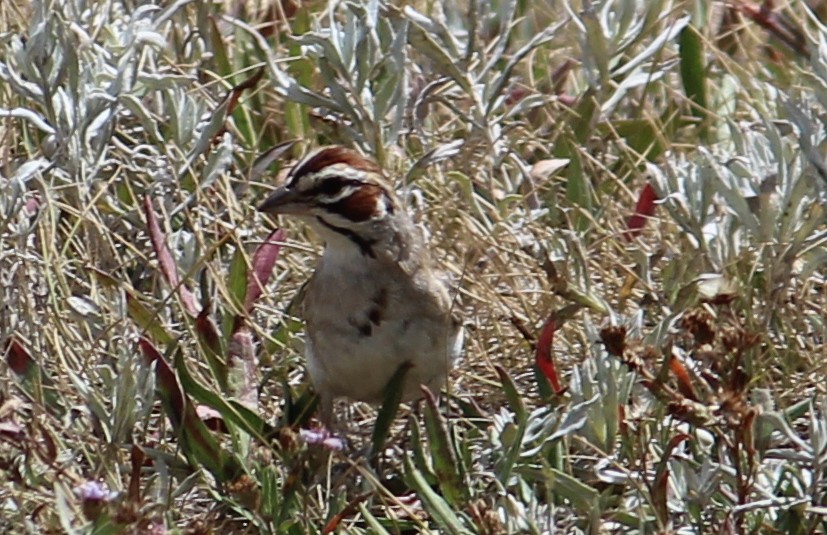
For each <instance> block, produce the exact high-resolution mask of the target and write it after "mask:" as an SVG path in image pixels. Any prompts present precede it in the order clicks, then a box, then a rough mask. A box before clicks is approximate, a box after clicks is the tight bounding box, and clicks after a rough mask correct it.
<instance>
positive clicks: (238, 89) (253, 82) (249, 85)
mask: <svg viewBox="0 0 827 535" xmlns="http://www.w3.org/2000/svg"><path fill="white" fill-rule="evenodd" d="M262 76H264V67H261V68H260V69H259V70H257V71H256V72H255V73H253V75H252V76H250V77H249V78H247V79H246V80H244V81H243V82H241V83H240V84H238V85H237V86H235V87H233V88H232V89H230V93H229V94H228V95H227V98H228V99H229V100H230V103H229V105H228V106H227V114H230V113H232V112H233V110H234V109H235V107H236V106H237V105H238V99H239V98H241V94H242V93H243V92H244V91H246V90H248V89H253V88H254V87H255V86H257V85H258V83H259V82H260V81H261V77H262Z"/></svg>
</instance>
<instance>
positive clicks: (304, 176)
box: [258, 146, 403, 256]
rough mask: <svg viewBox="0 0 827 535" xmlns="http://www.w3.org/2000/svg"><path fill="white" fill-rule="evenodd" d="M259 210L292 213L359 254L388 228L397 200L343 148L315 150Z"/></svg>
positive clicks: (377, 174) (367, 163) (366, 163)
mask: <svg viewBox="0 0 827 535" xmlns="http://www.w3.org/2000/svg"><path fill="white" fill-rule="evenodd" d="M258 211H259V212H266V213H270V214H286V215H293V216H297V217H299V218H301V219H303V220H305V221H307V222H308V223H310V224H311V225H312V226H313V227H314V228H315V229H316V230H318V231H319V233H320V234H321V235H322V237H324V238H325V240H326V241H327V242H328V245H331V242H338V241H341V240H340V239H339V238H342V237H344V238H347V240H349V241H350V242H351V243H352V244H354V245H356V246H357V247H359V249H360V250H361V252H362V253H363V254H369V255H370V256H373V252H372V246H373V244H375V243H377V242H378V241H380V240H383V239H385V237H384V236H383V234H384V233H387V232H388V231H392V230H393V229H392V228H391V224H390V223H391V221H392V220H394V218H395V216H396V215H398V214H399V213H400V212H403V211H402V210H400V209H399V206H398V200H397V198H396V195H395V194H394V192H393V190H392V189H391V188H390V186H389V185H388V184H387V183H386V182H385V181H384V179H383V178H382V171H381V169H380V168H379V166H378V165H377V164H376V163H375V162H373V161H371V160H369V159H367V158H365V157H364V156H362V155H361V154H359V153H358V152H356V151H354V150H351V149H347V148H345V147H339V146H331V147H323V148H321V149H318V150H316V151H314V152H312V153H310V154H309V155H308V156H306V157H305V158H304V159H302V160H301V161H300V162H299V163H298V164H296V166H295V167H293V169H292V170H291V171H290V173H289V174H288V176H287V180H286V182H285V185H284V186H281V187H279V188H277V189H276V191H274V192H273V193H272V194H271V195H270V196H269V197H268V198H267V199H266V200H265V201H264V202H263V203H261V205H260V206H259V207H258Z"/></svg>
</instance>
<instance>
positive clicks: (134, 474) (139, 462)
mask: <svg viewBox="0 0 827 535" xmlns="http://www.w3.org/2000/svg"><path fill="white" fill-rule="evenodd" d="M144 459H146V455H144V450H142V449H141V448H140V446H138V445H137V444H133V445H132V450H131V451H130V454H129V461H130V464H131V465H132V471H131V472H130V476H129V492H128V493H127V496H128V498H129V502H131V503H135V504H137V503H138V502H139V500H140V499H141V468H143V466H144Z"/></svg>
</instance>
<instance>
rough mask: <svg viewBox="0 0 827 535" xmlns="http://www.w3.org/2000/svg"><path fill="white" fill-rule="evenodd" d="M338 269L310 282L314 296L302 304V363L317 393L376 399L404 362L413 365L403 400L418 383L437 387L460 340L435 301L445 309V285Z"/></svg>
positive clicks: (412, 396) (413, 394)
mask: <svg viewBox="0 0 827 535" xmlns="http://www.w3.org/2000/svg"><path fill="white" fill-rule="evenodd" d="M337 269H338V270H340V271H341V270H342V266H338V267H337ZM340 274H341V275H344V277H340V278H338V281H334V282H327V283H325V284H324V286H325V287H318V286H317V287H316V288H314V295H315V297H314V298H313V299H312V300H308V301H306V303H305V317H306V320H307V332H308V336H307V350H306V354H307V355H306V356H307V365H308V371H309V373H310V378H311V380H312V381H313V384H314V386H315V387H316V389H317V390H318V391H319V393H321V394H322V395H323V396H327V397H331V398H335V397H341V396H345V397H348V398H351V399H354V400H359V401H367V402H371V403H378V402H381V401H382V400H383V399H384V397H385V388H386V386H387V385H388V382H389V381H390V379H391V378H392V377H393V375H394V374H395V373H396V371H397V370H398V369H399V367H400V366H402V365H403V364H406V363H407V364H410V365H411V368H410V369H409V370H408V372H407V375H406V379H405V390H404V392H403V394H402V399H403V400H412V399H417V398H419V397H421V396H422V393H421V389H420V385H421V384H424V385H426V386H427V387H428V388H429V389H430V390H431V391H433V392H436V391H438V390H439V388H440V387H441V386H442V385H443V384H444V383H445V380H446V377H447V374H448V370H449V369H450V368H451V367H452V365H453V362H454V361H455V360H456V358H457V356H458V355H459V352H460V348H461V344H462V340H461V334H460V333H461V330H460V329H458V327H457V326H456V325H454V323H453V321H452V319H451V316H450V311H442V312H440V311H439V310H440V309H439V307H437V306H436V305H435V304H436V303H442V308H443V309H444V308H446V307H445V303H446V302H448V303H450V297H449V296H448V294H447V291H446V290H445V289H444V288H442V287H441V286H439V287H438V288H436V289H433V288H432V289H431V290H430V292H434V293H429V291H426V290H423V289H419V288H416V287H413V286H412V285H411V284H409V282H408V281H406V280H402V281H401V282H400V281H397V280H395V279H394V278H393V277H385V278H384V280H383V281H382V283H381V284H379V283H377V280H376V279H377V278H376V276H375V274H370V273H354V272H350V273H340ZM313 282H316V283H318V279H317V280H316V281H313ZM311 284H312V283H311ZM319 286H321V284H319ZM345 286H347V287H345ZM377 296H382V297H381V299H379V298H378V297H377ZM377 302H379V304H380V305H381V307H380V306H378V305H377ZM428 303H430V305H429V304H428Z"/></svg>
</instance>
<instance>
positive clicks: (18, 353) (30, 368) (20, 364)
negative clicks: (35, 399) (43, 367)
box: [6, 337, 37, 377]
mask: <svg viewBox="0 0 827 535" xmlns="http://www.w3.org/2000/svg"><path fill="white" fill-rule="evenodd" d="M6 363H7V364H8V365H9V368H10V369H11V371H13V372H14V373H16V374H17V375H20V376H21V377H29V376H31V374H32V373H34V372H35V371H36V370H37V363H36V362H35V361H34V359H33V358H32V356H31V355H30V354H29V352H28V351H26V348H25V347H23V344H21V343H20V341H19V340H18V339H17V338H16V337H11V338H9V340H8V342H6Z"/></svg>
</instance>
